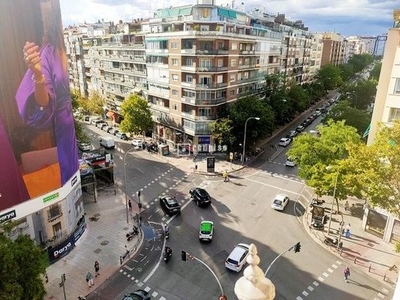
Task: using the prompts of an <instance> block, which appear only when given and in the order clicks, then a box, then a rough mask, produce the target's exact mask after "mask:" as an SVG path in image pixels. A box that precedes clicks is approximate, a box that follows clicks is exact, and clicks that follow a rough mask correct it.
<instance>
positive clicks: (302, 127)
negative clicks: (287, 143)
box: [296, 125, 304, 133]
mask: <svg viewBox="0 0 400 300" xmlns="http://www.w3.org/2000/svg"><path fill="white" fill-rule="evenodd" d="M303 130H304V126H303V125H299V126H297V127H296V131H297V132H298V133H300V132H303Z"/></svg>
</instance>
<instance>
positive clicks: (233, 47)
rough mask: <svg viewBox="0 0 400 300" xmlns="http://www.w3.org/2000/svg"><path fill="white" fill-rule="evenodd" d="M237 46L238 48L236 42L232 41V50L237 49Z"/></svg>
mask: <svg viewBox="0 0 400 300" xmlns="http://www.w3.org/2000/svg"><path fill="white" fill-rule="evenodd" d="M237 48H238V45H237V43H235V42H234V43H232V50H237Z"/></svg>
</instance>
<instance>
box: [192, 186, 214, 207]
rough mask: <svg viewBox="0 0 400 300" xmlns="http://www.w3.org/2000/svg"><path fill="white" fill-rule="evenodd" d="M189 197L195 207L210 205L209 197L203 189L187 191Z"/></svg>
mask: <svg viewBox="0 0 400 300" xmlns="http://www.w3.org/2000/svg"><path fill="white" fill-rule="evenodd" d="M189 195H190V197H191V198H193V200H194V201H195V202H196V204H197V206H206V205H210V204H211V197H210V195H209V194H208V193H207V191H206V190H205V189H202V188H198V187H196V188H192V189H190V191H189Z"/></svg>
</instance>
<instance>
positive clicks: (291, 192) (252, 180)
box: [246, 178, 300, 196]
mask: <svg viewBox="0 0 400 300" xmlns="http://www.w3.org/2000/svg"><path fill="white" fill-rule="evenodd" d="M246 180H248V181H251V182H255V183H258V184H261V185H263V186H268V187H272V188H274V189H277V190H280V191H284V192H286V193H289V194H293V195H296V196H298V195H300V194H299V193H296V192H293V191H290V190H287V189H281V188H277V187H276V186H274V185H271V184H267V183H264V182H261V181H258V180H254V179H249V178H246Z"/></svg>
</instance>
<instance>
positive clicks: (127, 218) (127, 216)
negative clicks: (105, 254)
mask: <svg viewBox="0 0 400 300" xmlns="http://www.w3.org/2000/svg"><path fill="white" fill-rule="evenodd" d="M134 149H135V146H133V147H132V148H130V149H129V150H128V151H126V152H125V154H124V161H123V163H124V190H125V210H126V223H128V224H129V212H128V191H127V188H126V163H125V160H126V155H127V154H128V153H129V152H131V150H134ZM139 213H140V209H139Z"/></svg>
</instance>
